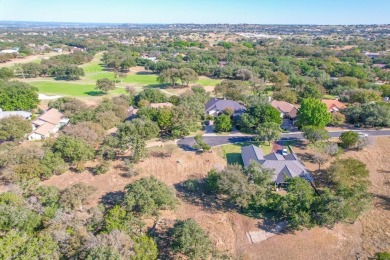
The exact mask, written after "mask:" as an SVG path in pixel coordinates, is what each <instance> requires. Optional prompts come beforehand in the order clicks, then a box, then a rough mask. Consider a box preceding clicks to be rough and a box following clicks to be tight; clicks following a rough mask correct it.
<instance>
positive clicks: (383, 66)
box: [372, 63, 387, 69]
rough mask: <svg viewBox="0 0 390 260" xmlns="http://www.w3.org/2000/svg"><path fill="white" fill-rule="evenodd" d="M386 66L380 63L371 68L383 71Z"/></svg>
mask: <svg viewBox="0 0 390 260" xmlns="http://www.w3.org/2000/svg"><path fill="white" fill-rule="evenodd" d="M386 66H387V65H386V64H383V63H380V64H373V65H372V67H374V68H380V69H385V68H386Z"/></svg>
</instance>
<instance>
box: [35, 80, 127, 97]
mask: <svg viewBox="0 0 390 260" xmlns="http://www.w3.org/2000/svg"><path fill="white" fill-rule="evenodd" d="M29 84H30V85H33V86H35V87H37V88H38V89H39V93H42V94H47V95H63V96H73V97H86V96H98V95H100V94H101V93H100V92H99V91H97V90H96V89H95V85H94V84H83V83H82V82H79V83H74V82H64V81H55V82H53V81H36V82H30V83H29ZM124 93H126V91H125V89H124V88H116V89H114V90H112V91H110V92H109V94H114V95H115V94H124Z"/></svg>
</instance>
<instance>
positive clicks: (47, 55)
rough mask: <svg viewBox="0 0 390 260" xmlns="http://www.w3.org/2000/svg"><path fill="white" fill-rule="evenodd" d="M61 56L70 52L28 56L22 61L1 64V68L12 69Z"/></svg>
mask: <svg viewBox="0 0 390 260" xmlns="http://www.w3.org/2000/svg"><path fill="white" fill-rule="evenodd" d="M61 54H68V52H62V53H59V52H49V53H45V54H37V55H31V56H27V57H25V58H22V59H13V60H11V61H8V62H5V63H0V68H3V67H11V66H13V65H15V64H24V63H29V62H34V61H37V60H42V59H44V58H49V57H53V56H57V55H61Z"/></svg>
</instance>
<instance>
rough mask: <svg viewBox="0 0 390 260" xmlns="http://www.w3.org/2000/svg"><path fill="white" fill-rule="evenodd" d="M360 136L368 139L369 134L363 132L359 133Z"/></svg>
mask: <svg viewBox="0 0 390 260" xmlns="http://www.w3.org/2000/svg"><path fill="white" fill-rule="evenodd" d="M358 135H359V137H360V138H365V137H368V134H366V133H363V132H358Z"/></svg>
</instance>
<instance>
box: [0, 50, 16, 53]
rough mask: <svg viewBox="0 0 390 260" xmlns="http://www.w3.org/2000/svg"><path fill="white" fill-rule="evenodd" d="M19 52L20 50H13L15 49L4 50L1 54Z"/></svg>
mask: <svg viewBox="0 0 390 260" xmlns="http://www.w3.org/2000/svg"><path fill="white" fill-rule="evenodd" d="M18 52H19V50H13V49H10V50H2V51H0V53H8V54H9V53H18Z"/></svg>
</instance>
